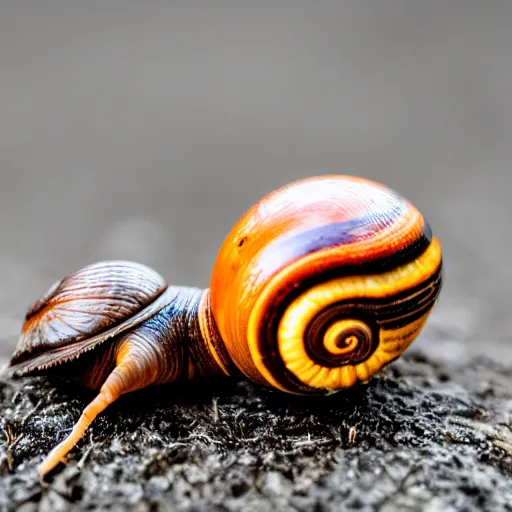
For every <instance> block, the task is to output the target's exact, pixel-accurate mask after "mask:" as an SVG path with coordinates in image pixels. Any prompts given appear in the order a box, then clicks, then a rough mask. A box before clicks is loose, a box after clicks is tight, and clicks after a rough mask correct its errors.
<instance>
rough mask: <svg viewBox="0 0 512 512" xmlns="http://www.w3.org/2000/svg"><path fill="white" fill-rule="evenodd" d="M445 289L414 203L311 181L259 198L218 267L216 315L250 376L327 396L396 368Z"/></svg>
mask: <svg viewBox="0 0 512 512" xmlns="http://www.w3.org/2000/svg"><path fill="white" fill-rule="evenodd" d="M256 226H257V229H255V228H256ZM441 279H442V257H441V248H440V244H439V242H438V240H437V239H436V238H435V237H433V236H432V233H431V230H430V227H429V225H428V223H427V222H426V221H425V219H424V218H423V216H422V215H421V213H420V212H419V211H418V210H417V209H416V208H415V207H414V206H413V205H412V204H410V203H409V202H408V201H406V200H405V199H403V198H402V197H400V196H399V195H398V194H397V193H395V192H394V191H392V190H390V189H389V188H387V187H385V186H384V185H381V184H378V183H374V182H371V181H368V180H364V179H361V178H355V177H349V176H325V177H317V178H309V179H306V180H302V181H299V182H295V183H292V184H291V185H288V186H286V187H283V188H282V189H279V190H277V191H276V192H274V193H272V194H270V195H269V196H267V197H265V198H263V199H262V200H261V201H260V202H259V203H257V204H256V205H255V206H254V207H253V208H252V209H251V210H249V211H248V212H247V213H246V214H245V215H244V216H243V217H242V219H241V220H240V221H239V222H238V224H237V225H236V226H235V227H234V228H233V230H232V232H231V233H230V235H228V237H227V239H226V241H225V242H224V244H223V246H222V248H221V250H220V252H219V256H218V258H217V262H216V264H215V267H214V272H213V276H212V283H211V294H212V308H213V314H214V316H215V318H216V320H217V323H218V327H219V331H220V333H221V335H222V338H223V339H224V341H225V343H226V347H227V349H228V351H229V354H230V356H231V357H232V359H233V361H234V363H235V364H236V365H237V366H238V368H239V369H240V370H241V371H242V372H243V373H244V374H245V375H246V376H247V377H249V378H250V379H252V380H253V381H256V382H259V383H261V384H265V385H268V386H272V387H274V388H277V389H280V390H283V391H288V392H292V393H299V394H324V393H330V392H334V391H337V390H339V389H342V388H346V387H350V386H352V385H354V384H355V383H356V382H358V381H361V382H366V381H368V380H369V379H370V377H371V376H372V375H373V374H375V373H376V372H377V371H379V370H380V369H381V368H382V367H383V366H385V365H386V364H388V363H390V362H391V361H393V360H394V359H396V358H397V357H398V356H399V355H400V354H401V353H402V352H403V351H404V350H405V349H406V348H407V347H408V346H409V345H410V343H411V342H412V341H413V340H414V339H415V338H416V337H417V336H418V334H419V332H420V331H421V329H422V327H423V325H424V324H425V322H426V320H427V318H428V316H429V314H430V311H431V309H432V307H433V305H434V303H435V301H436V299H437V296H438V293H439V290H440V286H441Z"/></svg>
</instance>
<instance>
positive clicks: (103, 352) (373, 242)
mask: <svg viewBox="0 0 512 512" xmlns="http://www.w3.org/2000/svg"><path fill="white" fill-rule="evenodd" d="M442 273H443V271H442V254H441V246H440V242H439V240H438V239H437V238H436V237H435V236H433V235H432V232H431V229H430V227H429V225H428V223H427V222H426V220H425V219H424V217H423V216H422V214H421V213H420V212H419V211H418V210H417V209H416V208H415V207H414V206H413V205H412V204H411V203H410V202H408V201H407V200H406V199H404V198H403V197H401V196H400V195H398V194H397V193H396V192H394V191H393V190H391V189H390V188H388V187H386V186H385V185H383V184H380V183H376V182H373V181H370V180H366V179H363V178H360V177H355V176H346V175H328V176H315V177H311V178H306V179H302V180H299V181H295V182H293V183H291V184H289V185H286V186H284V187H282V188H280V189H278V190H276V191H274V192H272V193H270V194H269V195H267V196H266V197H263V198H262V199H260V200H259V201H258V202H257V203H256V204H255V205H254V206H253V207H252V208H251V209H249V210H248V211H247V212H246V213H245V214H244V215H243V216H242V218H241V219H240V220H239V221H238V223H236V225H235V226H234V227H233V228H232V230H231V232H230V233H229V235H228V236H227V238H226V239H225V240H224V242H223V244H222V246H221V248H220V250H219V253H218V256H217V259H216V261H215V263H214V267H213V272H212V277H211V282H210V287H209V288H207V289H204V290H202V289H198V288H192V287H180V286H169V285H167V283H166V281H165V280H164V278H163V277H161V276H160V274H158V273H157V272H156V271H154V270H152V269H150V268H149V267H147V266H145V265H142V264H139V263H134V262H129V261H103V262H99V263H95V264H92V265H89V266H87V267H85V268H82V269H81V270H78V271H77V272H75V273H73V274H71V275H69V276H67V277H65V278H63V279H62V280H60V281H58V282H57V283H55V284H54V285H53V286H52V287H51V288H50V289H49V290H48V292H47V293H46V294H44V295H43V296H42V297H41V298H40V299H38V300H37V301H36V302H35V303H34V304H33V305H32V306H31V307H30V308H29V310H28V312H27V314H26V318H25V322H24V324H23V326H22V332H21V336H20V339H19V341H18V345H17V348H16V351H15V352H14V354H13V356H12V358H11V360H10V363H9V369H10V372H11V373H12V374H13V375H14V376H23V375H27V374H33V373H40V372H51V373H55V374H56V375H58V376H61V377H63V378H65V379H68V380H70V381H74V382H76V383H78V384H79V385H82V386H85V387H87V388H90V389H93V390H99V391H98V394H97V395H96V397H95V398H94V399H93V400H92V401H91V402H90V404H89V405H87V407H86V408H85V409H84V411H83V413H82V415H81V417H80V418H79V419H78V421H77V422H76V424H75V426H74V428H73V429H72V431H71V433H70V434H69V435H68V436H67V437H66V438H65V439H64V440H63V441H62V442H61V443H60V444H58V445H57V446H56V447H55V448H54V449H53V450H52V451H51V452H50V453H49V454H48V455H47V456H46V458H45V459H44V461H43V462H42V464H41V465H40V466H39V473H40V475H41V476H42V477H44V475H46V474H47V473H49V472H50V471H51V470H52V469H53V468H55V467H56V466H57V465H58V464H59V462H61V461H62V462H65V458H66V455H67V454H68V453H69V452H70V451H71V450H72V449H73V447H74V446H75V445H76V444H77V442H78V441H79V440H80V439H81V437H82V436H83V434H84V432H85V431H86V429H87V428H88V427H89V425H90V423H91V422H92V421H93V420H94V418H96V417H97V416H98V414H100V413H101V412H102V411H103V410H104V409H105V408H106V407H108V406H109V405H110V404H112V403H113V402H114V401H115V400H116V399H118V398H119V397H120V396H121V395H124V394H126V393H129V392H131V391H135V390H138V389H141V388H145V387H147V386H153V385H161V384H166V383H171V382H176V381H178V380H179V379H184V380H187V379H192V378H194V377H207V376H214V375H226V376H229V375H233V374H234V373H238V374H240V375H242V376H244V377H245V378H247V379H249V380H250V381H252V382H254V383H257V384H260V385H262V386H267V387H270V388H273V389H275V390H279V391H282V392H286V393H294V394H299V395H326V394H330V393H334V392H337V391H339V390H341V389H344V388H349V387H351V386H353V385H355V384H356V383H358V382H361V383H365V382H368V381H369V380H370V378H371V377H372V376H373V375H374V374H375V373H377V372H378V371H379V370H380V369H381V368H383V367H384V366H386V365H388V364H389V363H391V362H392V361H394V360H395V359H396V358H398V357H399V356H400V355H401V354H402V353H403V351H404V350H405V349H407V347H408V346H409V345H410V344H411V343H412V342H413V340H414V339H415V338H416V337H417V336H418V335H419V333H420V331H421V330H422V328H423V326H424V325H425V322H426V321H427V318H428V317H429V315H430V312H431V311H432V308H433V306H434V304H435V302H436V300H437V298H438V295H439V292H440V289H441V283H442Z"/></svg>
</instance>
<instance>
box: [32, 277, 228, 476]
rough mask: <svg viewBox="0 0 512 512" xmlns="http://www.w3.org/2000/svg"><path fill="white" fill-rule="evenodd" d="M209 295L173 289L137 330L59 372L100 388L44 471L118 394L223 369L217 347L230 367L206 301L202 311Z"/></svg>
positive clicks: (43, 469) (47, 460)
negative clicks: (205, 298)
mask: <svg viewBox="0 0 512 512" xmlns="http://www.w3.org/2000/svg"><path fill="white" fill-rule="evenodd" d="M207 294H208V290H206V291H202V290H199V289H196V288H186V287H180V288H178V289H176V290H173V294H172V297H173V300H170V301H168V304H167V305H166V306H165V307H163V308H162V309H160V311H158V313H156V314H155V315H154V316H152V317H150V318H149V319H146V320H145V321H144V322H143V323H142V324H140V325H139V326H138V327H135V328H134V330H132V331H129V332H128V333H126V334H124V335H121V336H120V337H119V338H118V339H116V340H114V342H113V343H112V344H111V345H110V347H109V350H106V351H105V352H103V353H102V354H101V355H99V358H98V357H94V358H93V359H92V360H89V359H87V358H84V359H80V358H79V359H77V360H76V361H75V364H74V365H73V364H72V365H69V366H68V367H67V368H66V367H63V368H62V372H61V375H65V376H66V377H67V378H69V379H71V380H77V381H78V382H80V383H81V384H82V385H85V386H87V387H89V388H93V389H96V388H98V387H99V388H100V391H99V394H98V395H97V396H96V397H95V398H94V400H92V402H90V403H89V405H88V406H87V407H86V408H85V409H84V411H83V413H82V415H81V416H80V418H79V420H78V421H77V422H76V424H75V425H74V427H73V429H72V431H71V433H70V434H69V435H68V436H67V437H66V438H65V439H64V440H63V441H62V442H61V443H60V444H59V445H57V446H56V447H55V448H54V449H53V450H52V451H51V452H50V453H49V454H48V455H47V457H46V458H45V459H44V461H43V462H42V464H41V465H40V466H39V472H40V474H41V475H45V474H47V473H48V472H50V471H51V470H52V469H53V468H55V467H56V466H57V465H58V464H59V462H61V461H63V460H64V458H65V456H66V455H67V454H68V453H69V452H70V451H71V450H72V449H73V448H74V446H75V445H76V444H77V442H78V441H79V440H80V439H81V438H82V437H83V435H84V433H85V431H86V430H87V428H88V427H89V425H90V424H91V423H92V422H93V421H94V419H95V418H96V417H97V416H98V415H99V414H100V413H101V412H103V411H104V410H105V409H106V408H107V407H108V406H109V405H111V404H112V403H113V402H115V401H116V400H117V399H118V398H119V397H120V396H122V395H124V394H126V393H130V392H132V391H136V390H139V389H143V388H146V387H148V386H151V385H158V384H167V383H172V382H176V381H177V380H178V379H180V378H192V377H193V376H194V375H195V374H196V372H199V373H200V374H201V375H214V374H219V373H223V371H222V370H221V368H220V366H219V365H218V364H217V363H216V362H215V360H214V359H213V356H212V355H211V351H210V350H209V349H210V348H211V347H215V346H216V347H217V352H216V353H215V355H216V357H217V358H222V359H223V360H224V364H225V367H226V368H227V366H228V363H227V362H226V361H227V359H226V358H227V356H226V354H225V351H224V352H222V351H220V347H219V346H220V339H219V338H218V334H217V331H216V330H215V325H214V323H212V322H213V319H212V318H208V317H207V316H206V313H207V312H206V311H205V310H204V306H203V310H200V308H199V306H200V304H204V305H207V304H208V301H205V300H204V297H205V296H206V295H207ZM201 326H202V329H201ZM205 329H206V330H205ZM219 354H220V355H219ZM87 368H90V370H88V369H87ZM77 370H78V371H77ZM74 373H75V374H76V376H75V377H74V376H73V374H74Z"/></svg>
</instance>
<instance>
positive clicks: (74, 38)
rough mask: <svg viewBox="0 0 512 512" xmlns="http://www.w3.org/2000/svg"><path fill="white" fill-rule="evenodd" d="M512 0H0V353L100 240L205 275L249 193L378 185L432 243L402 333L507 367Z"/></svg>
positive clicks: (95, 252) (105, 250)
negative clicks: (434, 272) (429, 309)
mask: <svg viewBox="0 0 512 512" xmlns="http://www.w3.org/2000/svg"><path fill="white" fill-rule="evenodd" d="M511 27H512V2H510V1H509V0H503V1H494V2H493V1H487V2H483V1H472V0H460V1H456V0H452V1H430V2H419V1H387V2H384V1H382V2H381V1H374V2H369V1H368V2H365V1H350V2H349V1H323V2H302V1H298V0H295V1H289V2H284V1H282V2H279V1H277V2H276V1H272V2H270V1H269V2H266V1H262V0H258V1H257V2H236V1H232V2H222V1H216V2H206V1H205V2H194V1H182V2H172V1H167V2H151V1H146V2H137V3H135V2H131V1H125V2H120V1H116V2H114V1H89V2H78V1H71V0H67V1H60V2H57V1H51V0H47V1H45V2H35V1H34V2H26V1H23V0H19V1H10V2H3V3H2V4H1V7H0V235H1V250H0V283H1V284H0V328H1V333H0V339H1V344H0V362H2V360H3V362H5V361H6V358H7V357H8V355H9V354H10V352H11V350H12V349H13V346H14V344H15V341H16V336H17V333H18V330H19V327H20V323H21V320H22V317H23V315H24V312H25V310H26V307H27V305H28V303H30V302H31V301H32V300H33V299H35V298H36V297H37V296H38V295H39V294H40V293H42V292H43V291H45V289H46V288H47V287H48V286H49V285H50V284H51V283H52V282H53V281H54V280H56V279H58V278H60V277H62V276H64V275H65V274H66V273H68V272H71V271H74V270H76V269H78V268H80V267H81V266H83V265H86V264H88V263H91V262H94V261H96V260H99V259H103V258H122V259H134V260H137V261H140V262H143V263H146V264H148V265H151V266H153V267H155V268H156V269H157V270H159V271H160V272H161V273H162V274H163V275H164V276H166V278H167V279H168V280H169V281H170V282H172V283H175V284H190V285H197V286H207V285H208V281H209V277H210V271H211V267H212V265H213V262H214V259H215V256H216V253H217V250H218V248H219V246H220V244H221V243H222V241H223V239H224V237H225V236H226V234H227V233H228V231H229V230H230V228H231V226H232V225H233V224H234V223H235V221H236V220H237V219H238V218H239V216H240V215H241V214H242V213H243V212H244V211H245V210H246V209H247V208H248V207H250V206H251V205H252V204H253V203H254V202H255V201H256V200H257V199H259V198H260V197H261V196H262V195H264V194H266V193H268V192H270V191H271V190H272V189H274V188H276V187H278V186H281V185H283V184H285V183H287V182H289V181H292V180H295V179H298V178H302V177H305V176H309V175H313V174H323V173H348V174H357V175H361V176H365V177H368V178H373V179H376V180H379V181H383V182H385V183H387V184H388V185H390V186H391V187H393V188H395V189H396V190H398V191H399V192H400V193H401V194H403V195H404V196H406V197H407V198H408V199H410V200H411V201H412V202H413V203H415V204H416V205H417V206H418V207H419V208H420V209H421V210H422V211H423V212H424V213H425V215H426V216H427V218H428V219H429V221H430V223H431V225H432V226H433V229H434V231H435V232H436V233H437V234H438V235H439V237H440V238H441V241H442V242H443V244H444V254H445V261H446V282H445V287H444V290H443V294H442V297H441V300H440V302H439V304H438V306H437V308H436V310H435V312H434V314H433V316H432V320H431V322H430V323H429V324H428V327H427V328H426V330H425V331H424V333H423V335H422V337H421V339H420V340H419V342H418V343H417V345H416V346H418V347H420V348H421V347H423V348H424V349H425V350H428V351H429V352H431V353H433V354H439V356H440V357H443V358H446V357H450V358H453V360H454V361H460V360H461V358H462V357H463V356H467V355H475V354H477V355H478V354H481V355H487V356H492V357H494V358H496V359H498V360H501V361H506V362H511V363H512V349H511V348H510V347H509V346H510V345H512V343H511V341H512V335H511V327H512V315H511V314H510V304H511V299H512V291H511V286H512V266H511V265H510V263H509V260H508V258H507V256H508V253H509V251H510V248H511V245H512V242H511V240H512V239H511V235H510V225H511V221H512V206H511V202H512V198H511V190H512V188H511V185H512V174H511V170H510V166H511V162H512V144H511V142H512V96H511V90H512V87H511V86H512V29H511Z"/></svg>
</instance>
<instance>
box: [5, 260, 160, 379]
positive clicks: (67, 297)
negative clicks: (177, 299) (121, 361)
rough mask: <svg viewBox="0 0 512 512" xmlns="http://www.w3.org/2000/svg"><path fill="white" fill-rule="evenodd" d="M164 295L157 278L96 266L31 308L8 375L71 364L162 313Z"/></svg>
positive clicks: (144, 271)
mask: <svg viewBox="0 0 512 512" xmlns="http://www.w3.org/2000/svg"><path fill="white" fill-rule="evenodd" d="M166 289H167V284H166V282H165V280H164V279H163V277H161V276H160V275H159V274H158V273H157V272H155V271H154V270H152V269H150V268H149V267H147V266H145V265H141V264H139V263H132V262H129V261H103V262H99V263H94V264H92V265H89V266H87V267H85V268H83V269H81V270H78V271H77V272H75V273H73V274H71V275H70V276H67V277H65V278H64V279H62V280H61V281H58V282H57V283H55V284H54V285H53V286H52V287H51V288H50V289H49V290H48V291H47V292H46V293H45V294H44V295H43V296H42V297H41V298H40V299H38V300H37V301H36V302H35V303H34V304H33V305H32V306H31V307H30V308H29V310H28V313H27V315H26V318H25V322H24V324H23V327H22V334H21V337H20V339H19V341H18V345H17V348H16V351H15V353H14V354H13V356H12V358H11V362H10V366H11V373H14V374H17V375H21V374H26V373H29V372H30V371H33V370H37V369H42V368H48V367H50V366H55V365H56V364H60V363H62V362H65V361H69V360H70V359H73V358H75V357H77V356H78V355H79V354H81V353H83V352H84V351H86V350H90V349H92V348H93V347H94V346H96V345H97V344H99V343H101V342H103V341H105V340H106V339H107V338H111V337H113V336H115V335H117V334H119V333H121V332H124V331H125V330H127V329H128V328H130V327H132V326H133V325H137V324H139V323H140V322H142V321H143V320H144V319H146V318H148V317H149V316H152V315H154V314H155V312H156V311H158V310H159V309H161V308H162V307H163V305H164V303H165V302H164V301H163V300H162V299H163V295H164V292H165V290H166Z"/></svg>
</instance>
